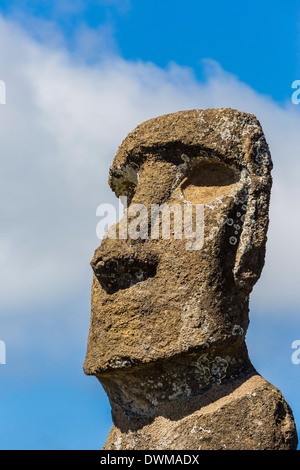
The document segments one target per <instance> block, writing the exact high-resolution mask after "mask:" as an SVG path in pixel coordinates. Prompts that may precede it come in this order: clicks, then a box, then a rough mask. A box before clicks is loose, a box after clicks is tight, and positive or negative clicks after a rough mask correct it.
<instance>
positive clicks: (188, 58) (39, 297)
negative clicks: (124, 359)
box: [0, 0, 300, 449]
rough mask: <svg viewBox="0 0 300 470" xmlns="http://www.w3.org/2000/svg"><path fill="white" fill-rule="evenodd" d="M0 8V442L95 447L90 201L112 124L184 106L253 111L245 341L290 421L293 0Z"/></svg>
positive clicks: (101, 438) (294, 227)
mask: <svg viewBox="0 0 300 470" xmlns="http://www.w3.org/2000/svg"><path fill="white" fill-rule="evenodd" d="M149 5H150V6H149ZM0 15H1V18H0V80H4V81H5V82H6V87H7V103H6V105H5V106H3V105H0V122H1V126H0V139H1V143H2V150H1V156H0V159H1V175H0V180H1V183H0V188H1V191H2V194H1V196H2V197H1V201H2V203H1V206H0V211H1V221H2V224H1V232H0V260H1V266H2V270H1V271H2V272H1V273H0V277H1V286H2V295H1V299H0V340H2V341H5V343H6V352H7V358H6V364H5V365H1V364H0V383H1V388H0V416H1V423H2V424H1V429H0V448H1V449H55V448H58V449H76V448H82V449H97V448H100V447H101V446H102V445H103V444H104V442H105V439H106V436H107V433H108V430H109V429H110V426H111V417H110V408H109V404H108V400H107V398H106V396H105V394H104V392H103V390H102V388H101V386H100V385H99V384H98V382H97V380H96V379H95V378H93V377H86V376H84V374H83V371H82V363H83V360H84V355H85V349H86V339H87V334H88V329H89V316H90V285H91V269H90V266H89V260H90V259H91V257H92V254H93V251H94V249H95V248H96V247H97V245H98V244H99V240H98V239H97V237H96V233H95V231H96V224H97V218H96V215H95V214H96V207H97V206H98V205H99V204H101V203H103V202H107V203H109V202H113V203H115V202H116V201H115V198H114V196H113V195H112V194H111V192H110V190H109V187H108V184H107V177H108V168H109V166H110V163H111V161H112V158H113V156H114V153H115V151H116V149H117V147H118V146H119V144H120V143H121V141H122V140H123V138H124V137H125V136H126V135H127V133H128V132H129V131H131V130H132V129H133V128H134V127H135V126H136V125H137V124H139V123H140V122H142V121H143V120H145V119H148V118H150V117H154V116H157V115H160V114H164V113H167V112H173V111H177V110H180V109H188V108H208V107H233V108H234V107H236V108H239V109H242V110H244V111H248V112H253V113H254V114H256V115H257V116H258V118H259V119H260V121H261V123H262V125H263V128H264V130H265V134H266V137H267V140H268V141H269V144H270V148H271V152H272V156H273V160H274V172H273V177H274V185H273V193H272V203H271V224H270V232H269V242H268V249H267V258H266V265H265V269H264V271H263V275H262V277H261V279H260V281H259V283H258V284H257V286H255V288H254V291H253V294H252V296H251V312H250V319H251V321H250V327H249V331H248V334H247V344H248V348H249V354H250V357H251V359H252V361H253V363H254V365H255V366H256V367H257V369H258V371H259V372H260V373H261V374H262V375H263V376H264V377H266V378H267V379H268V380H270V381H271V382H272V383H273V384H274V385H276V386H277V387H278V388H280V390H281V391H282V392H283V394H284V396H285V398H286V399H287V401H288V402H289V404H290V405H291V407H292V409H293V412H294V415H295V418H296V423H297V426H298V427H300V404H299V400H298V397H299V392H300V364H299V365H298V366H297V365H295V364H293V363H292V361H291V355H292V352H293V350H292V349H291V344H292V342H293V341H294V340H297V339H300V318H299V300H300V294H299V292H298V291H299V288H298V286H299V269H298V266H299V262H300V256H299V253H298V250H297V246H298V240H299V236H300V224H299V221H298V220H297V214H298V210H299V209H298V208H299V202H300V195H299V190H298V174H299V170H300V164H299V161H298V160H299V158H298V153H299V146H300V133H299V125H300V105H299V106H297V105H293V104H292V102H291V95H292V89H291V85H292V82H293V81H294V80H299V79H300V6H299V3H298V2H296V1H288V2H279V1H272V2H271V1H265V2H258V1H256V0H255V1H253V2H231V3H229V2H225V1H221V0H219V1H215V2H211V3H209V2H199V1H196V0H190V1H187V2H171V1H160V2H157V1H153V2H151V3H147V2H141V1H136V0H125V1H122V0H120V1H119V0H102V1H81V0H74V1H70V0H61V1H59V2H58V1H56V0H55V1H51V2H50V1H39V2H38V1H31V2H30V1H25V0H24V1H13V0H10V1H8V0H3V1H2V2H1V6H0Z"/></svg>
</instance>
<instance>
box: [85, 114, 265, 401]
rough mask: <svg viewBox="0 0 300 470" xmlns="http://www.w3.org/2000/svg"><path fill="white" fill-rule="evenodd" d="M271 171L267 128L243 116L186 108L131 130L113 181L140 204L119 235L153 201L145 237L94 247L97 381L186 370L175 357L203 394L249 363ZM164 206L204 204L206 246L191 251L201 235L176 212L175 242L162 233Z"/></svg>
mask: <svg viewBox="0 0 300 470" xmlns="http://www.w3.org/2000/svg"><path fill="white" fill-rule="evenodd" d="M271 167H272V163H271V160H270V155H269V151H268V147H267V144H266V142H265V139H264V135H263V132H262V130H261V127H260V125H259V123H258V121H257V120H256V118H255V117H254V116H252V115H248V114H245V113H239V112H237V111H233V110H207V111H197V110H196V111H187V112H180V113H175V114H171V115H167V116H162V117H159V118H156V119H153V120H151V121H147V122H146V123H144V124H142V125H141V126H138V128H137V129H136V130H135V131H133V132H132V133H131V134H129V136H128V137H127V138H126V139H125V141H124V142H123V144H122V145H121V147H120V148H119V151H118V153H117V155H116V157H115V160H114V163H113V165H112V167H111V170H110V180H109V181H110V185H111V187H112V189H113V190H114V191H115V192H116V194H117V196H118V197H120V196H126V197H127V198H128V202H129V205H128V210H127V214H126V216H125V215H124V217H123V219H122V221H121V222H120V224H119V225H118V227H117V229H118V230H119V229H120V232H118V231H117V233H119V235H120V233H121V228H122V227H123V229H124V227H127V228H128V225H129V224H130V222H131V221H133V220H134V219H135V218H134V212H135V211H134V209H135V208H136V207H138V206H136V204H142V205H143V207H145V212H144V213H143V218H141V219H140V221H142V224H143V223H144V225H143V227H144V231H143V238H136V239H133V238H131V237H128V238H124V239H120V237H117V238H116V239H110V238H108V237H107V238H104V239H103V240H102V243H101V246H100V247H99V248H98V249H97V250H96V251H95V255H94V257H93V260H92V262H91V265H92V267H93V270H94V280H93V286H92V316H91V325H90V333H89V340H88V350H87V355H86V360H85V364H84V370H85V372H86V373H87V374H92V375H97V376H98V377H99V378H100V380H101V382H102V383H104V384H105V381H106V377H109V376H112V375H113V374H114V373H115V372H116V371H117V370H118V371H120V370H123V369H124V370H126V371H128V374H129V375H130V373H131V372H130V370H131V368H132V367H135V368H137V367H138V370H139V374H140V377H142V376H143V370H144V369H143V366H145V365H146V364H148V366H147V367H148V372H149V367H150V368H151V367H152V366H153V364H156V367H157V366H158V365H159V364H164V362H165V361H170V360H172V359H174V361H175V362H174V364H175V363H176V368H177V369H178V373H179V371H180V370H181V365H180V364H181V362H180V360H179V362H178V361H177V362H176V359H175V358H180V357H181V358H182V357H190V358H192V359H191V360H192V361H194V369H193V370H194V373H193V377H194V378H195V377H196V379H197V380H198V382H197V384H196V385H195V387H198V388H199V383H200V382H201V381H202V382H201V383H200V386H202V385H207V384H208V382H209V383H213V382H214V380H215V381H216V382H218V381H220V380H221V379H222V378H223V377H225V376H226V374H231V373H232V372H233V371H234V369H235V367H237V360H236V359H235V356H236V355H240V362H241V363H242V362H243V363H244V362H245V357H246V355H247V354H246V351H245V349H244V337H245V334H246V330H247V326H248V297H249V293H250V292H251V290H252V287H253V285H254V283H255V282H256V280H257V279H258V277H259V275H260V272H261V269H262V267H263V263H264V251H265V240H266V232H267V226H268V205H269V193H270V188H271V177H270V170H271ZM155 204H156V205H162V204H165V205H167V206H168V207H171V206H172V208H174V205H175V206H176V207H177V208H178V209H179V212H178V213H181V214H182V216H183V217H184V210H185V208H186V207H188V206H189V207H193V220H194V224H195V218H196V206H197V205H198V207H201V205H203V207H204V229H203V235H204V239H203V240H200V241H201V243H199V244H198V247H197V245H196V248H195V245H193V246H194V249H188V247H190V248H191V246H192V245H191V244H190V242H191V241H192V242H193V240H187V238H186V237H185V236H184V233H183V234H182V238H181V239H180V238H178V237H177V236H176V231H175V224H176V223H177V222H176V220H177V221H178V220H179V219H175V215H174V217H173V218H172V217H171V230H170V237H169V238H168V237H167V238H163V236H162V233H161V232H160V234H159V237H158V238H153V236H151V227H153V219H151V211H153V205H155ZM156 207H157V206H156ZM128 214H129V215H128ZM125 217H126V220H127V222H126V223H125ZM161 220H162V219H161ZM199 223H201V221H199V220H198V224H199ZM120 227H121V228H120ZM145 227H146V231H145ZM176 227H177V225H176ZM140 228H141V226H140ZM194 228H195V225H194ZM198 242H199V240H198ZM197 361H198V362H197ZM203 361H204V362H203ZM205 361H206V362H205ZM205 364H206V365H205ZM162 367H163V366H162ZM174 367H175V365H174ZM207 367H208V368H209V370H210V376H209V378H208V377H205V374H206V369H207ZM182 368H184V361H183V362H182ZM133 370H136V369H133ZM212 371H215V373H213V372H212ZM128 374H127V376H129V375H128ZM197 374H198V376H197ZM101 378H102V379H103V380H102V379H101ZM194 378H193V380H194ZM122 380H125V381H126V379H125V378H124V377H123V379H122ZM191 380H192V379H191ZM129 382H130V381H129ZM201 384H202V385H201ZM188 387H189V388H190V389H192V388H193V386H192V385H191V383H189V385H188ZM171 389H172V387H171ZM173 390H174V387H173ZM170 393H171V392H170Z"/></svg>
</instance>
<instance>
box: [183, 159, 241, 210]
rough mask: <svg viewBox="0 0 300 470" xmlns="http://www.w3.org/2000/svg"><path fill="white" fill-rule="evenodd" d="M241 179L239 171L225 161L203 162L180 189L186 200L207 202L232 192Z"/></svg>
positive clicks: (199, 202) (194, 169)
mask: <svg viewBox="0 0 300 470" xmlns="http://www.w3.org/2000/svg"><path fill="white" fill-rule="evenodd" d="M239 180H240V174H239V172H238V171H237V170H234V169H232V168H231V167H229V166H228V165H225V164H224V163H219V162H202V163H199V164H198V165H197V166H195V167H194V168H193V169H192V171H191V174H190V175H189V176H188V177H187V178H186V179H185V180H183V181H182V183H181V186H180V189H181V192H182V194H183V196H184V199H185V200H186V201H189V202H192V203H198V204H205V203H208V202H210V201H212V200H213V199H216V198H217V197H220V196H224V195H226V194H230V193H231V192H232V191H233V189H234V186H235V184H236V183H237V182H238V181H239Z"/></svg>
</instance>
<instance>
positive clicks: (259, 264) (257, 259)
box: [233, 136, 272, 293]
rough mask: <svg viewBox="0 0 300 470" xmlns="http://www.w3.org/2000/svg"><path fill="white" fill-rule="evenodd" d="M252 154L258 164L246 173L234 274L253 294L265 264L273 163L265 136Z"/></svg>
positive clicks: (253, 147)
mask: <svg viewBox="0 0 300 470" xmlns="http://www.w3.org/2000/svg"><path fill="white" fill-rule="evenodd" d="M249 151H251V153H252V155H251V160H252V161H253V160H254V163H253V164H250V165H248V167H249V169H250V170H251V172H246V173H247V177H246V179H247V184H246V192H247V193H246V197H245V199H246V201H244V204H245V205H246V206H247V209H246V213H245V218H244V221H243V229H242V233H241V237H240V241H239V246H238V249H237V253H236V260H235V266H234V269H233V273H234V278H235V281H236V284H237V285H238V286H239V287H241V288H242V289H245V290H246V291H248V292H249V293H250V292H251V290H252V288H253V286H254V284H255V283H256V281H257V280H258V279H259V277H260V275H261V271H262V269H263V266H264V262H265V252H266V241H267V231H268V225H269V202H270V191H271V186H272V178H271V175H270V170H271V168H272V161H271V157H270V153H269V149H268V146H267V143H266V141H265V138H264V136H260V137H259V139H257V140H256V141H255V142H254V144H251V149H249V150H248V152H249ZM253 152H254V155H253ZM253 157H254V159H253ZM242 202H243V201H242Z"/></svg>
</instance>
